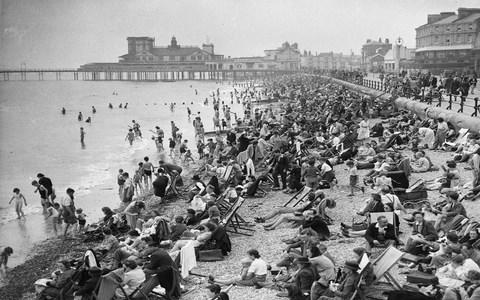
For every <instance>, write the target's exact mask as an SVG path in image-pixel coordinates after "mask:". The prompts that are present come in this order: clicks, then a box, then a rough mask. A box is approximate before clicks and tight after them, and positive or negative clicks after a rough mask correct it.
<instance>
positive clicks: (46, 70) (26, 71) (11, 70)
mask: <svg viewBox="0 0 480 300" xmlns="http://www.w3.org/2000/svg"><path fill="white" fill-rule="evenodd" d="M32 72H78V70H77V69H0V73H32Z"/></svg>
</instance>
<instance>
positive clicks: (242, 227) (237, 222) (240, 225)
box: [220, 197, 255, 236]
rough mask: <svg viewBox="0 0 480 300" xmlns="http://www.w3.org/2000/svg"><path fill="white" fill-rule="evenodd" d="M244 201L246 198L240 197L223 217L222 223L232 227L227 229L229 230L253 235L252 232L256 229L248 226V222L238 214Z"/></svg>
mask: <svg viewBox="0 0 480 300" xmlns="http://www.w3.org/2000/svg"><path fill="white" fill-rule="evenodd" d="M243 202H245V198H243V197H239V198H238V200H237V201H236V202H235V203H234V204H233V205H232V207H231V208H230V209H229V210H228V211H227V213H226V214H225V216H224V217H223V218H222V220H221V221H220V224H221V225H223V226H225V228H227V227H228V228H231V229H230V230H228V229H227V232H230V233H238V234H242V235H247V236H252V235H253V234H252V233H250V232H252V231H255V229H251V228H248V227H247V226H248V222H246V221H245V220H244V219H243V218H242V217H241V216H240V215H239V214H238V210H239V209H240V207H242V204H243ZM244 231H247V232H244Z"/></svg>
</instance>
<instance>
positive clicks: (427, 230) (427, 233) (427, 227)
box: [412, 220, 438, 241]
mask: <svg viewBox="0 0 480 300" xmlns="http://www.w3.org/2000/svg"><path fill="white" fill-rule="evenodd" d="M418 227H419V225H417V224H416V223H415V224H413V231H412V235H415V234H419V233H420V234H421V235H423V237H424V238H425V239H426V240H427V241H435V240H437V239H438V234H437V231H436V230H435V227H434V226H433V224H432V223H431V222H427V221H425V220H424V221H423V225H422V228H421V231H418Z"/></svg>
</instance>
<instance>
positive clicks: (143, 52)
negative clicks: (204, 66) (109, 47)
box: [119, 36, 223, 64]
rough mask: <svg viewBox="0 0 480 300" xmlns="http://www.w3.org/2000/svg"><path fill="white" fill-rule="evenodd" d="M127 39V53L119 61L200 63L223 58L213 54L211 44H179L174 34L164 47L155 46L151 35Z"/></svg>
mask: <svg viewBox="0 0 480 300" xmlns="http://www.w3.org/2000/svg"><path fill="white" fill-rule="evenodd" d="M127 41H128V53H127V54H125V55H122V56H120V60H119V63H159V64H169V63H174V64H179V63H180V64H182V63H188V64H189V63H200V64H201V63H204V62H205V61H210V60H222V59H223V55H218V54H215V52H214V49H215V48H214V45H213V44H203V45H202V48H200V47H197V46H181V45H179V44H178V43H177V39H176V38H175V37H174V36H173V37H172V39H171V41H170V45H168V46H166V47H156V46H155V39H154V38H151V37H128V38H127Z"/></svg>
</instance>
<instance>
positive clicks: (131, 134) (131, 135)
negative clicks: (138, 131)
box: [125, 128, 135, 146]
mask: <svg viewBox="0 0 480 300" xmlns="http://www.w3.org/2000/svg"><path fill="white" fill-rule="evenodd" d="M134 139H135V133H134V132H133V129H132V128H130V129H129V130H128V133H127V136H126V137H125V140H128V142H129V143H130V146H132V145H133V140H134Z"/></svg>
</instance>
